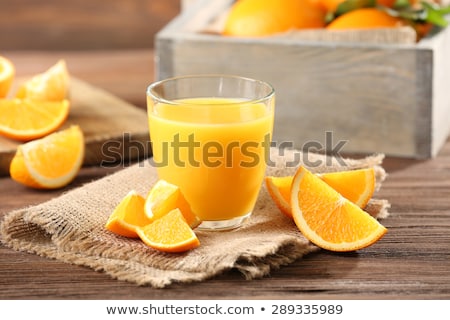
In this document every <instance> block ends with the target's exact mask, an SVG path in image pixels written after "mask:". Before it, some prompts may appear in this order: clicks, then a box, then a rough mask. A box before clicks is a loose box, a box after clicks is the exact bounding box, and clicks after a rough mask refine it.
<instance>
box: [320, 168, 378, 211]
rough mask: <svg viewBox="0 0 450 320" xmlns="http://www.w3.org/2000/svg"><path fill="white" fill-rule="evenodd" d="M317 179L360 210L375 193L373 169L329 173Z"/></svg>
mask: <svg viewBox="0 0 450 320" xmlns="http://www.w3.org/2000/svg"><path fill="white" fill-rule="evenodd" d="M319 177H320V178H321V179H322V180H323V181H325V182H326V183H327V184H328V185H329V186H331V187H332V188H333V189H335V190H336V191H337V192H339V193H340V194H341V195H342V196H344V197H345V198H347V199H348V200H350V201H351V202H353V203H354V204H356V205H357V206H358V207H360V208H364V207H365V206H366V205H367V203H368V202H369V200H370V199H371V198H372V196H373V193H374V192H375V170H374V169H373V168H367V169H358V170H348V171H340V172H331V173H325V174H321V175H319Z"/></svg>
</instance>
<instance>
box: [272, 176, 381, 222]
mask: <svg viewBox="0 0 450 320" xmlns="http://www.w3.org/2000/svg"><path fill="white" fill-rule="evenodd" d="M317 176H318V177H319V178H321V179H322V180H323V181H325V182H326V183H327V184H328V185H329V186H331V187H332V188H333V189H334V190H336V191H337V192H339V193H340V194H341V195H342V196H343V197H345V198H346V199H348V200H350V201H351V202H353V203H355V204H356V205H357V206H358V207H360V208H364V207H365V206H366V205H367V203H368V202H369V200H370V199H371V198H372V195H373V193H374V191H375V171H374V169H373V168H367V169H358V170H345V171H339V172H332V173H324V174H318V175H317ZM293 178H294V177H293V176H287V177H272V176H267V177H266V178H265V182H266V186H267V190H268V192H269V194H270V196H271V197H272V199H273V200H274V201H275V204H276V205H277V207H278V208H279V209H280V210H281V212H282V213H284V214H285V215H286V216H288V217H290V218H292V212H291V204H290V201H291V185H292V180H293Z"/></svg>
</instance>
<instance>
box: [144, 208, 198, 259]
mask: <svg viewBox="0 0 450 320" xmlns="http://www.w3.org/2000/svg"><path fill="white" fill-rule="evenodd" d="M136 230H137V234H138V235H139V238H141V240H142V241H143V242H144V243H145V244H146V245H148V246H149V247H151V248H154V249H157V250H160V251H165V252H183V251H187V250H190V249H194V248H196V247H198V246H199V245H200V241H199V240H198V238H197V236H196V235H195V233H194V231H193V230H192V229H191V227H189V224H188V223H187V222H186V220H185V219H184V216H183V214H182V213H181V211H180V210H179V209H174V210H172V211H170V212H169V213H167V214H166V215H165V216H163V217H161V218H159V219H157V220H155V221H154V222H152V223H150V224H148V225H146V226H144V227H138V228H137V229H136Z"/></svg>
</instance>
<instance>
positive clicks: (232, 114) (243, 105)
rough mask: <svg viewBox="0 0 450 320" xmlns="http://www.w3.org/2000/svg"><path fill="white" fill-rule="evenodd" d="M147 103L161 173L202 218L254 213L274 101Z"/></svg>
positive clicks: (155, 152)
mask: <svg viewBox="0 0 450 320" xmlns="http://www.w3.org/2000/svg"><path fill="white" fill-rule="evenodd" d="M272 103H273V102H272ZM148 105H149V115H148V116H149V128H150V138H151V141H152V148H153V160H154V165H155V166H156V167H157V171H158V175H159V177H160V178H161V179H165V180H167V181H168V182H170V183H173V184H176V185H178V186H179V187H180V189H181V191H182V193H183V194H184V196H185V197H186V199H187V201H188V202H189V203H190V205H191V208H192V210H193V212H194V213H195V214H197V215H198V216H199V218H200V219H202V220H204V221H222V220H229V219H234V218H237V217H241V216H246V215H248V214H250V213H251V211H252V209H253V206H254V205H255V202H256V199H257V197H258V193H259V191H260V187H261V183H262V179H263V176H264V172H265V168H266V159H267V157H268V153H269V148H270V141H271V135H272V127H273V106H269V107H268V106H267V105H265V104H264V103H263V102H261V101H259V102H258V101H256V102H251V101H244V100H238V99H229V98H189V99H179V100H174V101H173V103H163V102H158V103H154V102H153V101H151V99H150V98H148Z"/></svg>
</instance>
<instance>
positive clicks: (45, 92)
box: [16, 60, 69, 101]
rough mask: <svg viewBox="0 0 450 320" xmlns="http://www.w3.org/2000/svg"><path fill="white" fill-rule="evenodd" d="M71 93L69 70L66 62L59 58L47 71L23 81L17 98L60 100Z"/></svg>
mask: <svg viewBox="0 0 450 320" xmlns="http://www.w3.org/2000/svg"><path fill="white" fill-rule="evenodd" d="M68 94H69V72H68V71H67V66H66V62H65V61H64V60H59V61H58V62H57V63H56V64H55V65H53V66H52V67H50V68H49V69H48V70H47V71H45V72H43V73H40V74H37V75H35V76H34V77H32V78H31V79H29V80H27V81H26V82H25V83H23V84H22V85H21V86H20V87H19V90H18V92H17V94H16V97H17V98H30V99H33V100H46V101H60V100H63V99H67V98H68Z"/></svg>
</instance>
